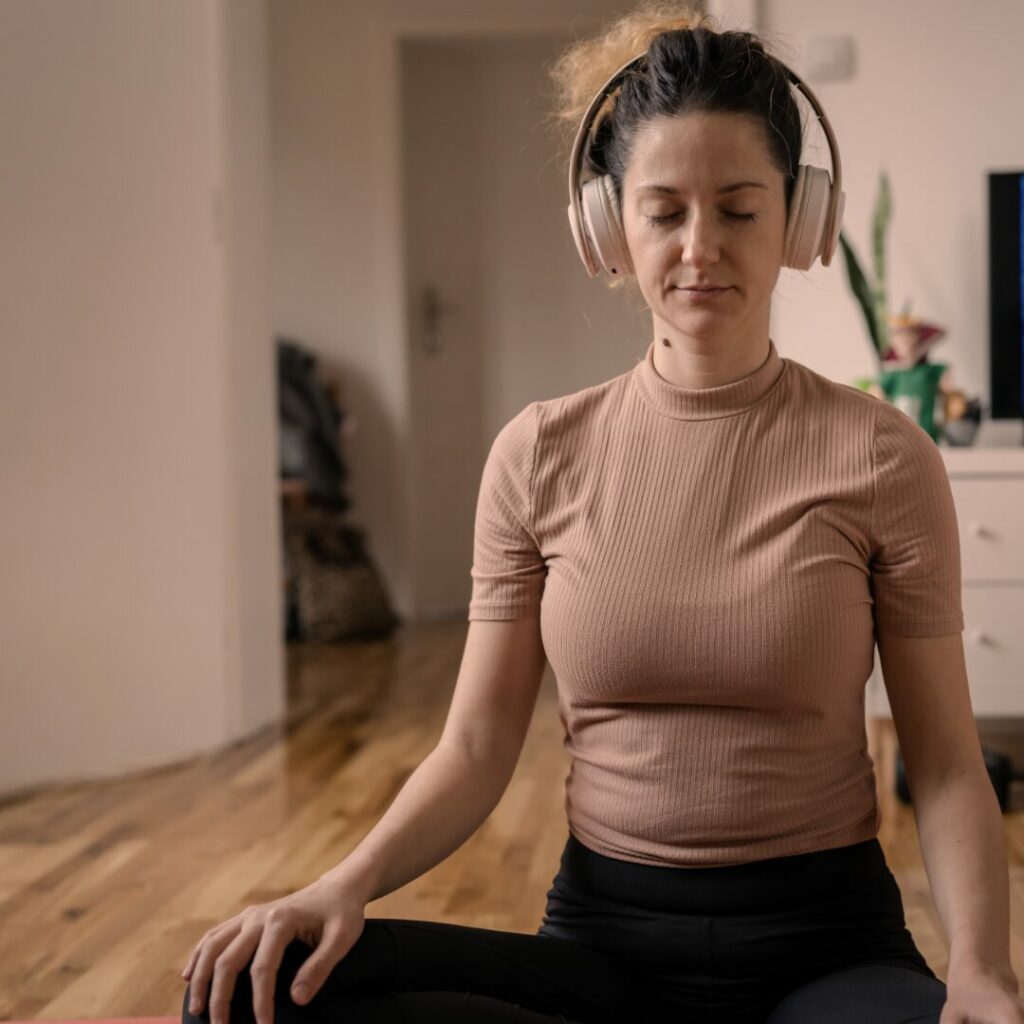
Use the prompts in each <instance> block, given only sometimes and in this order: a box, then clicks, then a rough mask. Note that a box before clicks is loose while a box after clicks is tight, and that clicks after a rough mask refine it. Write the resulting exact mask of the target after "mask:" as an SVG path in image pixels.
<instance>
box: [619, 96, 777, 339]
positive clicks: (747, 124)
mask: <svg viewBox="0 0 1024 1024" xmlns="http://www.w3.org/2000/svg"><path fill="white" fill-rule="evenodd" d="M761 132H762V129H761V126H760V124H759V123H758V122H757V121H756V120H755V119H753V118H752V117H750V116H749V115H745V114H734V113H728V114H721V113H715V114H707V113H690V114H683V115H680V116H676V117H668V116H662V117H658V118H655V119H654V120H652V121H650V122H647V123H646V124H645V125H644V126H642V127H641V128H640V129H639V130H638V131H637V134H636V136H635V139H634V145H633V153H632V157H631V162H630V164H629V167H628V168H627V170H626V173H625V176H624V179H623V187H622V219H623V227H624V229H625V233H626V244H627V245H628V246H629V253H630V258H631V259H632V262H633V268H634V270H635V272H636V277H637V284H638V285H639V287H640V291H641V293H642V294H643V296H644V299H645V300H646V302H647V305H648V306H650V308H651V312H652V313H653V315H654V320H655V330H656V331H658V332H660V333H662V334H666V335H672V334H675V335H676V336H677V337H679V336H687V337H690V338H694V339H699V338H705V339H708V340H717V339H718V338H720V337H731V338H733V339H734V340H738V339H739V338H740V337H748V338H750V339H756V338H763V337H766V336H767V333H768V320H769V312H770V302H771V294H772V291H773V289H774V288H775V282H776V280H777V279H778V276H779V270H780V268H781V266H782V249H783V241H784V237H785V226H786V198H785V179H784V178H783V175H782V174H781V172H780V171H778V170H777V169H776V167H775V166H774V165H773V164H772V162H771V160H770V158H769V155H768V150H767V145H766V143H765V141H764V138H763V136H762V134H761ZM746 182H755V183H757V184H755V185H750V184H745V185H744V186H743V187H742V188H734V189H733V188H729V186H734V185H736V184H737V183H746ZM723 190H726V191H723ZM689 285H715V286H720V287H721V288H723V289H724V290H723V291H719V292H715V293H714V294H713V295H711V296H705V298H703V299H695V298H693V297H691V296H690V294H689V293H687V292H686V291H683V290H681V289H684V288H685V287H686V286H689Z"/></svg>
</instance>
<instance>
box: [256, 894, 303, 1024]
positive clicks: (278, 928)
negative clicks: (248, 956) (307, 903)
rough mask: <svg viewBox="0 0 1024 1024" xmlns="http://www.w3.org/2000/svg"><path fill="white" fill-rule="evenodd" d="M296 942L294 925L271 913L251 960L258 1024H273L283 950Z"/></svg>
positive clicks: (264, 923) (265, 921) (264, 924)
mask: <svg viewBox="0 0 1024 1024" xmlns="http://www.w3.org/2000/svg"><path fill="white" fill-rule="evenodd" d="M293 938H295V925H294V923H289V922H287V921H286V920H282V919H281V918H279V917H275V916H274V913H273V912H271V913H270V914H268V915H267V917H266V919H265V920H264V922H263V935H262V937H261V939H260V944H259V948H258V949H257V950H256V955H255V956H254V957H253V959H252V965H251V966H250V967H249V973H250V974H251V975H252V1011H253V1015H254V1016H255V1017H256V1024H274V982H275V980H276V979H277V972H278V971H279V970H280V968H281V961H282V960H283V959H284V950H285V947H286V946H287V945H288V943H289V942H291V941H292V939H293Z"/></svg>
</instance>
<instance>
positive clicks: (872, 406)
mask: <svg viewBox="0 0 1024 1024" xmlns="http://www.w3.org/2000/svg"><path fill="white" fill-rule="evenodd" d="M785 361H786V363H787V364H788V376H787V383H788V386H789V392H790V394H789V397H790V399H791V400H792V401H795V402H796V403H797V405H798V408H799V409H800V411H801V412H803V413H805V414H807V415H810V416H815V417H827V416H831V417H835V416H836V414H837V413H843V414H847V415H849V416H853V417H855V418H856V419H858V420H860V421H862V422H863V423H864V424H865V425H867V426H869V427H870V426H872V425H873V424H874V420H875V415H876V410H877V407H878V406H880V405H888V403H887V402H883V401H882V400H881V399H879V398H876V397H875V396H874V395H873V394H871V393H870V392H869V391H862V390H861V389H860V388H857V387H854V386H853V385H852V384H843V383H841V382H840V381H837V380H832V379H831V378H830V377H826V376H824V374H821V373H818V372H817V371H816V370H812V369H811V368H810V367H809V366H805V365H804V364H803V363H799V362H797V361H796V360H795V359H788V358H787V359H786V360H785ZM896 411H897V412H898V411H899V410H896Z"/></svg>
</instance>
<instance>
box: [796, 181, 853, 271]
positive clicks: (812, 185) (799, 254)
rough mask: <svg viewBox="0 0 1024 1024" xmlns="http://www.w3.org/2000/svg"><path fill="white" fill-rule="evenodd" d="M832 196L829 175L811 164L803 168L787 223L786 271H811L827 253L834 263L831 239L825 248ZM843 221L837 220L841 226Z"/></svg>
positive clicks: (833, 246)
mask: <svg viewBox="0 0 1024 1024" xmlns="http://www.w3.org/2000/svg"><path fill="white" fill-rule="evenodd" d="M831 196H832V179H831V178H830V177H829V173H828V171H826V170H824V169H823V168H821V167H812V166H811V165H810V164H800V167H799V170H798V172H797V176H796V184H795V185H794V186H793V202H792V205H791V207H790V211H789V218H788V219H787V221H786V238H785V242H784V246H783V259H782V265H783V266H784V267H793V268H794V269H795V270H810V268H811V265H812V264H813V263H814V260H815V258H816V257H817V256H819V255H822V256H824V255H825V254H826V251H827V254H828V258H829V260H831V258H832V252H831V250H833V249H834V248H835V242H834V240H832V239H829V240H828V242H829V245H828V246H826V245H825V244H824V243H825V242H826V239H825V238H824V234H825V221H826V219H827V218H828V207H829V202H830V200H831ZM839 220H840V219H839V218H838V217H837V223H839ZM823 262H824V261H823ZM825 265H826V266H827V265H828V264H827V263H825Z"/></svg>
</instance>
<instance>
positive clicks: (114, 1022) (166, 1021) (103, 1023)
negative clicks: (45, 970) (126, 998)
mask: <svg viewBox="0 0 1024 1024" xmlns="http://www.w3.org/2000/svg"><path fill="white" fill-rule="evenodd" d="M84 1022H88V1024H181V1017H66V1018H61V1019H60V1020H58V1019H56V1018H55V1017H40V1018H39V1019H38V1020H9V1021H4V1024H84Z"/></svg>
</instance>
